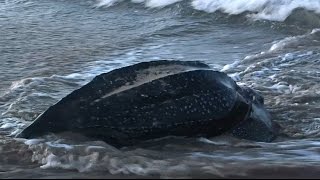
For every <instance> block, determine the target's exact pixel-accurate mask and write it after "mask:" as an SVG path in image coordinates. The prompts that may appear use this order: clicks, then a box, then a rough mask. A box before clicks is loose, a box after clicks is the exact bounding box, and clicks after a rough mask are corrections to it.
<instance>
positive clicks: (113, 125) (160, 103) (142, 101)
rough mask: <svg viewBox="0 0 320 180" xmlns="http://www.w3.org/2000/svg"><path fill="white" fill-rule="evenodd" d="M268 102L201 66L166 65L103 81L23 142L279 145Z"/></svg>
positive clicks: (49, 116) (36, 125) (56, 110)
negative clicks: (52, 137)
mask: <svg viewBox="0 0 320 180" xmlns="http://www.w3.org/2000/svg"><path fill="white" fill-rule="evenodd" d="M274 129H275V128H274V124H273V122H272V121H271V119H270V115H269V113H268V112H267V111H266V109H265V108H264V102H263V97H262V96H261V95H259V94H258V93H257V92H255V91H254V90H252V89H251V88H248V87H244V86H243V87H241V86H238V85H237V84H236V83H235V82H234V81H233V80H232V78H230V77H229V76H227V75H226V74H225V73H222V72H219V71H214V70H212V68H210V66H208V65H207V64H204V63H202V62H198V61H173V60H170V61H169V60H159V61H150V62H142V63H138V64H134V65H131V66H127V67H122V68H119V69H115V70H112V71H110V72H108V73H103V74H101V75H98V76H96V77H95V78H94V79H93V80H92V81H91V82H89V83H88V84H86V85H84V86H83V87H81V88H80V89H77V90H75V91H73V92H72V93H71V94H69V95H67V96H66V97H64V98H62V99H61V100H60V101H59V102H57V103H56V104H55V105H53V106H51V107H49V108H48V109H47V110H46V111H45V112H44V113H42V114H41V115H40V116H39V117H37V118H36V120H35V121H34V122H33V123H32V124H31V125H29V126H28V127H27V128H25V129H24V130H23V131H22V132H21V133H20V134H19V135H18V136H17V137H21V138H33V137H36V136H41V135H44V134H46V133H49V132H51V133H58V132H63V131H71V132H76V133H80V134H83V135H85V136H87V137H91V138H95V139H101V140H104V141H106V142H108V143H110V144H112V145H114V146H126V145H133V144H135V143H136V142H139V141H142V140H149V139H153V138H159V137H164V136H169V135H172V136H186V137H194V136H202V137H211V136H216V135H220V134H222V133H225V132H230V133H232V134H233V135H235V136H237V137H241V138H245V139H249V140H256V141H267V142H268V141H272V140H273V139H274V138H275V137H276V132H275V130H274Z"/></svg>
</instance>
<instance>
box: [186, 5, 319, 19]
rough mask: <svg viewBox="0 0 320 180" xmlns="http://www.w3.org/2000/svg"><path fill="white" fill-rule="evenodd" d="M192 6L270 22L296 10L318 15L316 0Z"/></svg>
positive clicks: (283, 17)
mask: <svg viewBox="0 0 320 180" xmlns="http://www.w3.org/2000/svg"><path fill="white" fill-rule="evenodd" d="M192 6H193V7H194V8H195V9H197V10H202V11H206V12H209V13H212V12H215V11H218V10H220V11H222V12H224V13H227V14H232V15H237V14H241V13H244V12H249V15H248V16H249V17H252V18H254V19H264V20H271V21H284V20H285V19H286V18H287V17H288V16H289V15H290V14H291V13H292V11H293V10H295V9H296V8H304V9H307V10H310V11H314V12H315V13H320V1H318V0H305V1H302V0H193V1H192Z"/></svg>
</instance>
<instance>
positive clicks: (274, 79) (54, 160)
mask: <svg viewBox="0 0 320 180" xmlns="http://www.w3.org/2000/svg"><path fill="white" fill-rule="evenodd" d="M161 59H169V60H170V59H174V60H199V61H203V62H205V63H207V64H209V65H211V66H212V67H213V68H214V69H217V70H220V71H223V72H225V73H227V74H228V75H230V76H231V77H232V78H233V79H234V80H235V81H237V83H238V84H245V85H247V86H250V87H252V88H253V89H255V90H257V91H258V92H259V93H261V94H262V95H263V96H264V97H265V103H266V107H267V109H268V110H269V111H270V113H271V115H272V118H273V120H274V121H276V122H278V123H279V124H280V126H281V133H280V136H279V137H278V138H277V139H276V140H275V141H274V142H272V143H261V142H252V141H246V140H241V139H236V138H232V137H229V136H227V135H222V136H219V137H213V138H210V139H206V138H182V137H164V138H161V139H156V140H152V141H148V142H145V143H143V144H142V145H139V146H133V147H123V148H121V149H117V148H114V147H112V146H110V145H108V144H107V143H105V142H102V141H92V140H89V139H87V138H85V137H79V136H78V135H74V134H70V133H63V134H50V135H47V136H43V137H39V139H29V140H27V139H19V138H14V136H15V135H16V134H17V133H18V132H20V131H21V130H22V129H23V128H24V127H26V126H27V125H28V124H30V123H31V122H32V121H33V120H34V119H35V118H36V117H37V116H38V115H39V114H40V113H42V112H43V111H45V110H46V109H47V108H49V107H50V106H51V105H53V104H55V103H56V102H58V101H59V100H60V99H61V98H63V97H64V96H65V95H67V94H69V93H70V92H72V91H73V90H75V89H78V88H80V87H81V86H82V85H84V84H86V83H87V82H89V81H90V80H91V79H93V78H94V77H95V76H96V75H99V74H101V73H105V72H108V71H111V70H113V69H115V68H119V67H123V66H127V65H130V64H134V63H137V62H144V61H150V60H161ZM0 63H1V66H0V178H17V177H18V178H26V177H28V178H138V177H139V178H147V177H156V178H196V177H200V178H208V177H210V178H229V177H231V178H232V177H237V178H245V177H253V178H261V177H269V178H275V177H280V178H281V177H282V178H283V177H286V178H298V177H302V178H319V177H320V141H319V137H320V114H319V112H320V70H319V69H320V1H319V0H41V1H40V0H0Z"/></svg>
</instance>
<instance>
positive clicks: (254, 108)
mask: <svg viewBox="0 0 320 180" xmlns="http://www.w3.org/2000/svg"><path fill="white" fill-rule="evenodd" d="M238 93H239V94H240V95H242V96H243V97H244V99H246V100H247V101H248V102H249V104H251V111H250V114H249V116H248V118H247V119H246V120H244V121H242V122H241V123H240V124H239V125H237V126H236V127H235V128H233V129H232V134H233V135H234V136H236V137H240V138H243V139H248V140H254V141H262V142H271V141H273V140H274V139H275V138H276V136H277V133H278V131H279V125H278V124H277V123H275V122H273V121H272V120H271V115H270V113H269V112H268V111H267V109H266V108H265V106H264V98H263V97H262V96H261V95H260V94H258V93H257V92H256V91H254V90H253V89H251V88H248V87H240V89H239V90H238Z"/></svg>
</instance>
